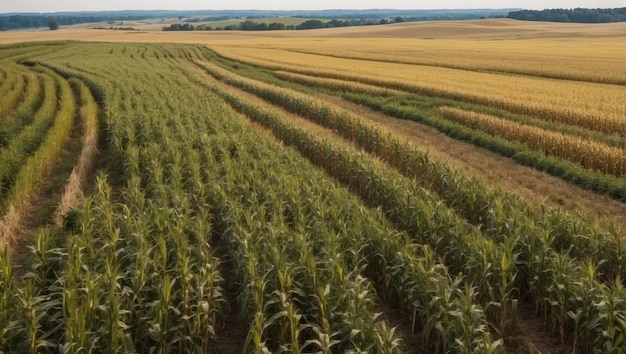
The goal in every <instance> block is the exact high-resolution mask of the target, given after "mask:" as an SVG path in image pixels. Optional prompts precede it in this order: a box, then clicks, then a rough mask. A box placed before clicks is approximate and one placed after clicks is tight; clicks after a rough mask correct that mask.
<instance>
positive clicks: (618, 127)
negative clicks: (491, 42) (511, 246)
mask: <svg viewBox="0 0 626 354" xmlns="http://www.w3.org/2000/svg"><path fill="white" fill-rule="evenodd" d="M212 49H213V50H215V51H216V52H217V53H218V54H219V55H220V56H222V57H225V58H228V59H231V60H236V61H240V62H243V63H246V64H250V65H254V66H261V67H264V68H268V69H272V70H283V71H290V72H295V73H298V74H304V75H311V76H318V77H324V78H333V79H342V80H348V81H356V82H360V83H364V84H370V85H374V86H380V87H385V88H389V89H394V90H400V91H405V92H408V93H415V94H420V95H426V96H433V97H445V98H452V99H456V100H460V101H464V102H469V103H474V104H482V105H486V106H490V107H495V108H500V109H505V110H508V111H511V112H515V113H519V114H526V115H530V116H534V117H537V118H541V119H545V120H550V121H557V122H563V123H566V124H570V125H576V126H580V127H584V128H587V129H591V130H596V131H600V132H603V133H607V134H619V135H621V136H623V135H624V129H623V116H624V107H623V105H622V102H623V101H624V92H623V90H621V87H620V86H617V85H604V84H590V83H576V82H569V81H565V82H559V81H550V80H541V79H533V78H527V77H516V76H506V77H504V78H503V76H502V75H497V74H490V73H477V72H466V71H463V70H454V69H445V68H436V67H428V66H427V67H419V66H415V65H402V64H395V63H380V62H370V61H358V62H356V63H358V65H355V60H352V59H342V58H331V57H325V56H319V55H310V54H303V53H294V52H283V51H281V52H280V53H276V50H273V49H261V48H245V49H244V48H238V47H212ZM278 54H280V55H278ZM269 58H271V59H269ZM303 63H306V65H303ZM555 92H558V95H555ZM580 97H586V99H585V100H581V99H580ZM590 102H592V103H590Z"/></svg>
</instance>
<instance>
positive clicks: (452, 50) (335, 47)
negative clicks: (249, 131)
mask: <svg viewBox="0 0 626 354" xmlns="http://www.w3.org/2000/svg"><path fill="white" fill-rule="evenodd" d="M617 41H619V40H616V41H613V43H611V42H606V43H603V44H602V45H598V44H599V43H597V42H594V51H589V50H588V48H589V43H588V42H586V41H585V40H579V41H571V42H568V43H564V42H562V41H550V40H528V41H526V42H525V45H524V46H523V47H520V46H519V45H518V44H517V43H515V41H466V40H450V39H448V40H444V41H439V40H437V41H433V40H424V39H406V38H403V39H397V38H384V39H374V38H371V39H367V40H360V41H358V44H356V45H355V42H354V41H351V40H346V39H342V38H333V39H330V38H325V41H324V45H319V42H316V41H311V42H307V41H297V42H296V43H290V42H287V41H282V42H279V41H272V42H271V44H266V45H265V46H269V47H272V48H276V49H280V50H282V51H287V50H288V51H296V52H301V53H307V54H315V55H323V56H330V57H338V58H346V59H353V60H368V61H377V62H389V63H400V64H413V65H429V66H438V67H444V68H451V69H461V70H468V71H479V72H492V73H505V74H515V75H524V76H537V77H542V78H550V79H560V80H574V81H588V82H597V83H608V84H614V85H624V84H625V83H626V74H625V73H624V71H623V65H622V63H623V61H624V59H625V58H624V57H625V55H624V52H623V50H620V46H619V45H617ZM257 43H258V42H257ZM257 43H254V44H255V45H258V44H257ZM278 53H279V52H278ZM277 56H280V54H278V55H277Z"/></svg>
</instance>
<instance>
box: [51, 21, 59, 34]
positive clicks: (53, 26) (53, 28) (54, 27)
mask: <svg viewBox="0 0 626 354" xmlns="http://www.w3.org/2000/svg"><path fill="white" fill-rule="evenodd" d="M48 27H50V30H51V31H56V30H58V29H59V21H57V20H50V22H48Z"/></svg>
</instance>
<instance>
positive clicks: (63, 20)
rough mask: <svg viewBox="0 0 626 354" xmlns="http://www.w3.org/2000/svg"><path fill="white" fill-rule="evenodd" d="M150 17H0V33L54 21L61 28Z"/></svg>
mask: <svg viewBox="0 0 626 354" xmlns="http://www.w3.org/2000/svg"><path fill="white" fill-rule="evenodd" d="M148 18H150V17H145V16H68V15H61V16H54V15H9V16H3V15H0V31H6V30H15V29H20V28H39V27H48V23H49V22H50V21H52V20H56V21H57V22H58V23H59V25H61V26H68V25H76V24H80V23H90V22H101V21H110V22H111V23H114V22H117V21H137V20H145V19H148Z"/></svg>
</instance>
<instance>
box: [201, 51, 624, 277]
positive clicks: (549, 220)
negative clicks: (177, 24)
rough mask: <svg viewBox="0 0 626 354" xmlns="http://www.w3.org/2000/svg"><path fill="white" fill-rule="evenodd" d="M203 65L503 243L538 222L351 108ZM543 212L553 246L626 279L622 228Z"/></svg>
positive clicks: (520, 204) (525, 208)
mask: <svg viewBox="0 0 626 354" xmlns="http://www.w3.org/2000/svg"><path fill="white" fill-rule="evenodd" d="M202 66H203V67H204V68H205V69H207V70H209V72H210V73H211V74H212V75H215V76H216V77H218V78H220V79H221V80H224V81H225V82H228V83H229V84H231V85H234V86H237V87H239V88H242V89H244V90H246V91H249V92H251V93H254V94H256V95H258V96H260V97H262V98H264V99H266V100H268V101H271V102H272V103H274V104H278V105H281V106H283V107H284V108H285V109H287V110H289V111H292V112H294V113H297V114H300V115H302V116H305V117H307V118H308V119H310V120H313V121H314V122H316V123H317V124H320V125H322V126H325V127H327V128H328V129H332V130H334V131H336V132H338V134H340V135H342V136H343V137H345V138H346V139H348V140H350V141H353V142H355V143H356V144H357V145H358V146H359V147H360V148H362V149H365V150H366V151H368V152H371V153H373V154H376V155H377V156H379V157H380V158H382V159H384V160H385V161H386V162H387V163H388V164H390V165H391V166H393V167H395V168H397V169H398V170H400V171H401V172H402V173H403V174H405V175H407V176H408V177H411V178H416V179H417V180H418V181H419V182H420V184H421V185H423V186H424V187H425V188H428V189H429V190H432V191H433V192H435V193H437V194H438V195H439V196H440V197H441V198H442V199H443V200H444V201H445V202H446V203H447V204H448V205H449V206H450V207H451V208H452V209H454V210H455V211H456V212H458V213H459V215H461V216H462V217H463V218H465V219H467V220H468V221H469V222H471V223H473V224H475V225H477V226H480V227H481V228H483V229H484V230H485V232H486V233H487V234H488V235H490V236H491V237H495V238H496V239H497V240H499V241H503V240H505V239H506V238H508V237H511V236H513V233H514V232H517V231H516V230H515V228H514V227H512V225H515V224H528V223H535V222H537V219H538V217H537V215H536V211H534V210H532V208H531V207H530V205H528V204H527V203H526V202H524V201H522V200H521V199H519V198H517V197H515V196H513V195H511V194H509V193H504V192H502V191H499V190H493V191H490V190H488V188H487V187H486V186H485V185H484V183H483V182H481V181H479V180H477V179H475V178H468V177H466V176H464V175H463V174H462V172H461V171H458V170H454V169H451V168H449V167H447V166H446V165H445V164H442V163H439V162H437V161H431V159H430V158H429V157H428V154H427V152H425V151H422V150H419V149H418V148H417V147H415V146H412V145H410V144H407V143H405V142H403V141H401V140H400V139H397V138H395V137H394V136H393V135H391V134H390V133H389V132H387V131H385V130H383V129H382V128H379V127H375V126H372V125H368V124H367V123H364V122H362V121H361V120H360V119H359V118H358V117H356V116H354V115H352V114H350V113H349V112H347V111H343V110H340V109H338V108H336V107H333V106H332V105H330V104H329V103H326V102H323V101H320V100H316V99H313V98H311V97H310V96H307V95H304V94H299V93H296V92H294V91H290V90H288V89H281V88H277V87H275V86H272V85H267V84H264V83H261V82H258V81H254V80H250V79H245V78H243V77H239V76H236V75H233V74H232V73H230V72H228V71H226V70H224V69H220V68H219V67H217V66H215V65H211V64H208V63H205V64H202ZM544 213H545V214H544V215H543V217H542V219H539V221H538V222H537V224H538V225H541V227H542V228H543V229H545V230H551V232H552V233H554V236H553V237H554V239H555V241H556V244H555V245H554V247H555V249H557V250H560V251H563V252H568V253H569V254H571V255H572V256H575V257H581V258H585V257H591V258H592V259H593V260H594V261H595V262H596V263H598V264H601V263H608V264H605V265H606V267H604V266H603V267H602V270H603V271H602V274H603V276H606V278H604V279H614V278H615V276H617V275H620V276H621V277H622V279H624V278H625V277H626V263H625V262H626V260H625V259H624V257H623V256H622V255H623V254H624V242H620V240H621V237H620V232H619V230H609V231H608V232H605V233H601V232H600V231H599V230H597V229H596V227H594V226H593V225H587V226H585V225H586V224H587V220H585V219H578V218H576V217H574V216H567V215H560V214H559V212H558V211H544ZM572 220H575V221H574V225H575V226H573V228H569V227H567V226H566V225H567V224H568V223H571V222H572ZM575 235H580V236H582V237H577V236H575ZM583 235H585V236H583ZM606 260H609V261H608V262H606Z"/></svg>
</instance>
